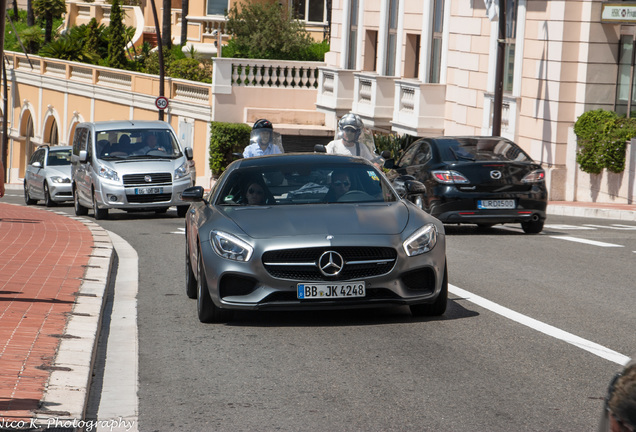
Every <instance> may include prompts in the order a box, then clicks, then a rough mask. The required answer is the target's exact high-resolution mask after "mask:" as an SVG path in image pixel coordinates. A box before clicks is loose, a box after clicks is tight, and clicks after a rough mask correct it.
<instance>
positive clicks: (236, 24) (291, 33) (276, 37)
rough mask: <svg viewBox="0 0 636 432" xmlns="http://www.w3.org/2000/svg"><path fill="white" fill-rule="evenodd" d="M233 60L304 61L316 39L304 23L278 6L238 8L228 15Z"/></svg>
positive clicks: (227, 24) (253, 5)
mask: <svg viewBox="0 0 636 432" xmlns="http://www.w3.org/2000/svg"><path fill="white" fill-rule="evenodd" d="M226 31H227V32H228V33H229V34H230V35H232V48H233V51H234V53H233V56H235V57H246V58H262V59H277V60H296V59H302V58H303V57H304V55H305V53H306V52H307V51H308V50H309V47H310V46H311V45H312V39H311V36H310V35H309V33H308V32H307V30H306V29H305V26H304V24H303V23H302V22H300V21H298V20H295V19H293V17H292V15H291V13H290V11H289V9H288V8H287V7H285V6H283V5H279V4H278V3H272V4H269V5H263V4H258V3H250V4H241V8H240V10H239V8H238V7H237V5H236V4H234V5H233V6H232V8H231V9H230V10H229V11H228V13H227V23H226Z"/></svg>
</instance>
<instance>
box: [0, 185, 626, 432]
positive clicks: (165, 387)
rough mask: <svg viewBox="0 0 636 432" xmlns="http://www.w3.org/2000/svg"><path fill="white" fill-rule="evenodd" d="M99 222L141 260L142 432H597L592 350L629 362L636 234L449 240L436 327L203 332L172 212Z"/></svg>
mask: <svg viewBox="0 0 636 432" xmlns="http://www.w3.org/2000/svg"><path fill="white" fill-rule="evenodd" d="M9 199H11V197H9ZM58 209H60V210H62V211H68V212H69V213H72V207H71V206H62V207H59V208H58ZM89 217H90V216H89ZM98 223H99V224H100V225H101V226H103V227H104V228H105V229H107V230H109V231H112V232H114V233H117V234H118V235H120V236H121V237H123V238H124V239H125V240H126V241H127V242H128V243H129V244H130V245H131V246H132V247H133V248H134V249H135V250H136V251H137V253H138V254H139V268H140V274H139V295H138V326H139V373H140V376H139V430H141V431H213V430H214V431H257V430H258V431H274V430H280V431H319V430H320V431H323V430H330V431H358V430H359V431H387V430H391V431H402V430H404V431H511V430H514V431H577V432H579V431H594V430H596V426H597V424H598V420H599V418H600V413H601V409H602V398H603V397H604V395H605V393H606V390H607V385H608V383H609V380H610V379H611V377H612V375H613V374H614V372H615V371H617V370H618V369H619V368H620V366H619V364H617V362H616V361H615V360H612V358H611V356H610V358H609V359H608V358H607V357H603V356H600V355H598V353H595V352H594V350H593V349H592V350H588V348H589V347H590V346H592V347H597V348H598V346H601V347H602V348H606V349H607V351H608V352H610V353H617V354H619V355H620V354H622V355H626V356H632V355H634V354H636V332H635V331H634V324H635V319H634V313H633V311H634V309H635V307H636V298H635V297H634V295H633V289H634V282H633V276H634V269H633V267H634V264H635V262H636V223H627V224H626V223H625V222H620V221H609V220H599V219H582V218H569V217H557V216H551V217H549V219H548V221H547V225H546V229H545V230H544V232H543V233H542V234H540V235H535V236H529V235H524V234H523V233H521V232H520V230H519V229H518V228H517V226H514V225H510V226H506V227H505V228H496V227H495V228H492V229H488V230H479V229H477V228H476V227H471V226H462V227H456V226H447V236H448V237H447V244H448V250H447V254H448V263H449V281H450V284H451V285H452V286H451V294H450V301H449V308H448V311H447V313H446V314H445V315H444V317H442V318H441V319H414V318H412V317H411V315H410V313H409V311H408V308H405V307H395V308H387V309H379V310H366V311H355V312H311V313H253V312H250V313H247V312H245V313H239V314H236V316H235V318H234V319H233V320H232V321H231V322H229V323H228V324H226V325H214V324H213V325H204V324H201V323H199V321H198V319H197V318H196V304H195V301H193V300H190V299H188V298H187V297H186V295H185V286H184V258H183V256H184V236H183V223H184V221H183V219H180V218H178V217H177V216H176V212H175V211H172V210H171V211H169V212H168V213H166V214H164V215H155V214H152V213H140V214H134V213H133V214H126V213H123V212H112V214H111V219H109V220H105V221H98ZM460 288H461V289H463V290H465V291H467V292H468V293H469V294H471V295H475V296H479V297H480V298H484V299H487V300H489V301H490V302H493V305H494V306H493V305H489V306H488V307H484V306H483V305H480V304H479V303H478V302H477V303H476V302H475V298H471V296H470V295H468V296H466V295H458V294H457V293H458V292H461V293H462V294H464V292H463V291H459V290H458V289H460ZM505 308H507V309H505ZM507 310H508V311H509V310H512V311H514V312H517V313H518V314H520V315H519V316H515V317H516V318H518V319H517V320H514V319H511V318H510V317H508V316H505V311H507ZM519 317H520V318H519ZM526 318H527V319H526ZM532 319H534V320H536V321H532ZM537 323H538V324H537ZM559 331H560V332H567V334H569V335H574V336H576V337H578V338H581V339H577V341H579V343H574V344H573V343H571V342H568V341H564V340H562V339H560V338H559ZM566 339H567V338H566ZM581 340H582V341H583V342H580V341H581ZM591 351H592V352H591Z"/></svg>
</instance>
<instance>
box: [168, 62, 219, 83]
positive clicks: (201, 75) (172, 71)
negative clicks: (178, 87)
mask: <svg viewBox="0 0 636 432" xmlns="http://www.w3.org/2000/svg"><path fill="white" fill-rule="evenodd" d="M168 75H170V76H171V77H173V78H180V79H186V80H190V81H201V82H206V83H211V82H212V64H210V63H200V62H199V60H196V59H193V58H183V59H179V60H175V61H173V62H172V63H170V65H169V68H168Z"/></svg>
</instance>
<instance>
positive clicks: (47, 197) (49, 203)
mask: <svg viewBox="0 0 636 432" xmlns="http://www.w3.org/2000/svg"><path fill="white" fill-rule="evenodd" d="M55 204H56V202H55V201H53V199H52V198H51V191H49V184H48V183H46V182H44V205H45V206H47V207H53V206H55Z"/></svg>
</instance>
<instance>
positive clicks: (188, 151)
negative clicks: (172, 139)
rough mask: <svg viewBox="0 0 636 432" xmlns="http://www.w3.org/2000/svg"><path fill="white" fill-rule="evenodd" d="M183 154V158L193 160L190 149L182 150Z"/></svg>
mask: <svg viewBox="0 0 636 432" xmlns="http://www.w3.org/2000/svg"><path fill="white" fill-rule="evenodd" d="M183 152H184V153H185V157H186V159H187V160H192V159H194V152H193V151H192V147H186V148H184V149H183Z"/></svg>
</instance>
